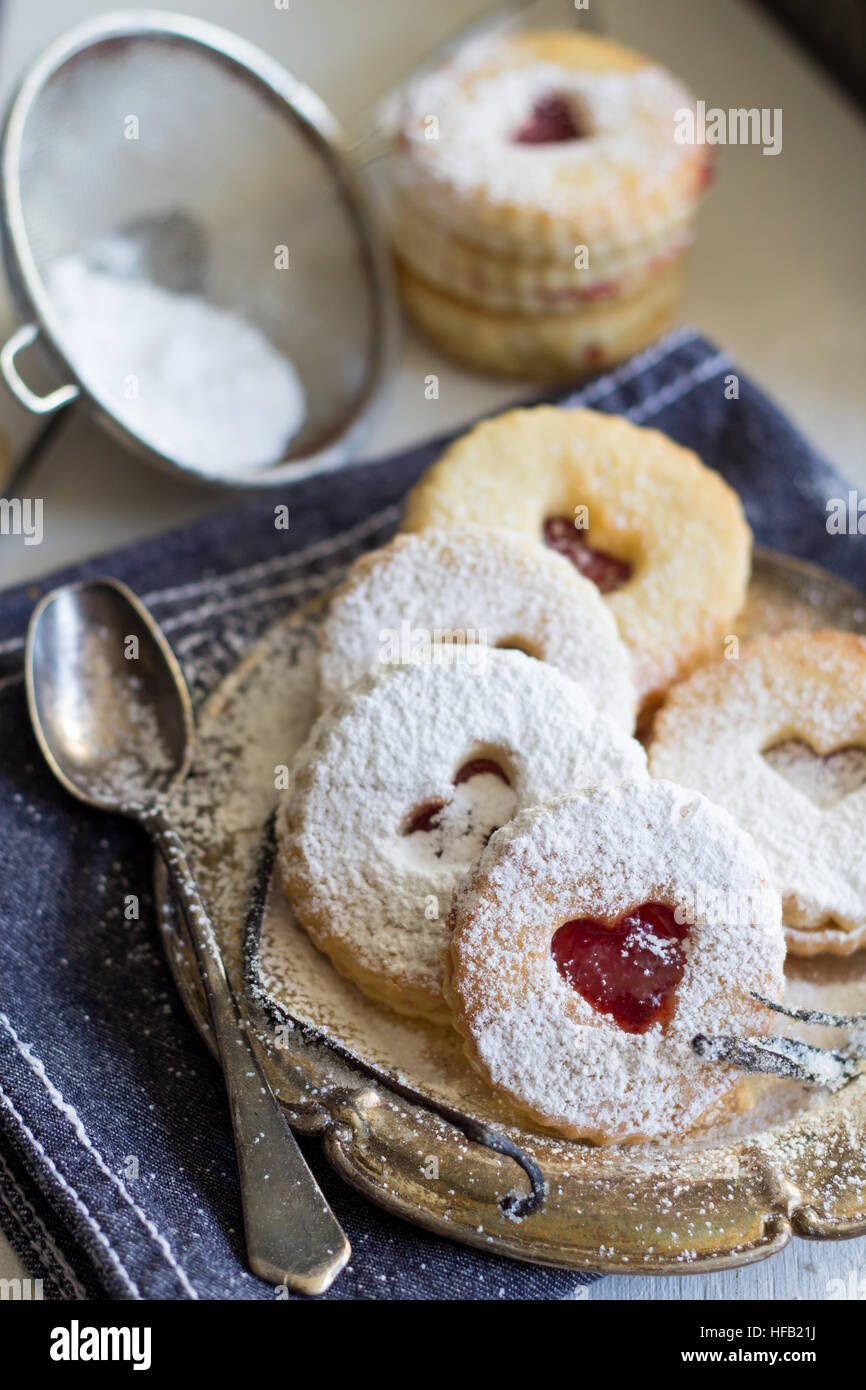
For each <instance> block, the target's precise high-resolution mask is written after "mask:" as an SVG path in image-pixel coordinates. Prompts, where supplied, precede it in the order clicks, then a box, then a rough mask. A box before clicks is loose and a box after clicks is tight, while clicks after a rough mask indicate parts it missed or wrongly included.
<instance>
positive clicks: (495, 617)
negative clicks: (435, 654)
mask: <svg viewBox="0 0 866 1390" xmlns="http://www.w3.org/2000/svg"><path fill="white" fill-rule="evenodd" d="M404 628H408V630H409V638H410V649H409V650H408V651H407V652H406V653H405V654H403V653H401V659H402V660H410V661H412V660H415V659H424V655H425V652H426V647H425V645H424V643H423V642H419V643H418V644H417V656H416V655H414V654H413V651H412V649H411V638H412V635H413V633H414V634H417V635H418V636H419V637H421V638H423V637H424V636H425V635H426V634H429V633H430V632H432V631H435V630H441V629H442V628H444V629H445V630H446V632H447V633H448V634H449V635H450V633H451V632H452V631H454V632H455V633H457V634H459V633H468V634H473V633H481V632H483V634H484V637H483V638H481V637H478V638H477V640H484V641H486V642H489V643H490V644H491V645H492V646H506V645H507V646H513V647H518V648H520V649H521V650H523V651H526V652H528V653H529V655H531V656H536V657H539V658H541V659H543V660H544V661H547V662H550V663H551V664H552V665H554V666H556V667H558V668H559V669H560V670H561V671H562V672H563V673H564V674H565V675H567V676H570V677H571V679H572V680H574V681H576V682H577V683H578V684H579V685H580V686H582V688H583V689H584V691H585V692H586V694H587V695H588V697H589V699H590V701H591V702H592V704H593V705H594V706H595V707H596V708H597V709H604V711H605V712H606V713H607V714H608V715H609V716H610V718H611V719H613V720H614V721H615V722H616V723H617V724H620V725H622V726H623V727H625V728H626V729H628V730H629V731H631V729H632V728H633V727H634V712H635V703H636V695H635V690H634V683H633V680H632V676H631V669H630V660H629V655H628V652H627V651H626V648H625V646H624V645H623V643H622V642H621V640H620V637H619V634H618V632H617V628H616V623H615V621H614V618H613V615H612V613H611V612H610V611H609V610H608V608H607V607H606V605H605V603H604V600H603V599H602V597H601V595H600V593H599V591H598V589H597V588H596V587H595V585H594V584H592V583H591V582H590V581H589V580H587V579H584V578H583V577H582V576H581V575H580V574H578V573H577V571H576V570H575V569H574V568H573V566H572V565H570V564H569V563H568V562H567V561H566V560H563V559H562V558H561V557H560V556H557V555H554V554H553V553H551V552H549V551H547V550H544V549H543V548H542V547H541V546H540V545H533V544H527V543H526V541H524V540H523V539H522V538H520V537H518V536H516V535H512V534H508V533H506V532H496V531H492V530H490V529H488V528H484V527H480V526H479V527H468V528H465V529H463V530H444V529H443V530H440V529H437V528H433V527H431V528H429V529H427V530H425V531H422V532H418V533H415V534H410V535H403V536H398V537H396V538H395V540H393V541H392V542H391V543H390V545H388V546H385V547H384V548H383V549H381V550H379V551H376V552H374V554H372V555H369V556H364V557H362V559H360V560H359V561H357V562H356V564H355V566H354V567H353V569H352V571H351V573H350V574H349V577H348V579H347V580H346V583H345V584H344V585H343V586H342V587H341V588H340V589H339V590H338V591H337V593H336V594H335V595H334V598H333V599H332V601H331V606H330V611H329V613H328V616H327V617H326V619H325V621H324V623H323V625H322V630H321V637H320V644H319V678H320V683H321V689H320V699H321V701H322V704H323V705H324V704H327V702H328V701H329V700H331V699H333V698H334V697H335V695H337V694H338V693H339V692H340V691H342V690H345V689H346V688H348V686H350V685H351V684H352V683H353V682H354V681H355V680H357V679H358V677H359V676H360V675H362V674H363V672H364V671H365V670H367V669H369V668H370V667H373V666H374V665H376V663H377V659H378V664H379V665H381V664H382V662H383V661H388V660H392V659H393V657H391V656H390V655H389V652H390V650H391V648H390V646H389V644H388V641H387V639H388V636H389V634H392V633H396V632H400V631H402V630H403V629H404Z"/></svg>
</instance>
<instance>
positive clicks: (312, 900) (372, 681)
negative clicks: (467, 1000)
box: [278, 645, 646, 1019]
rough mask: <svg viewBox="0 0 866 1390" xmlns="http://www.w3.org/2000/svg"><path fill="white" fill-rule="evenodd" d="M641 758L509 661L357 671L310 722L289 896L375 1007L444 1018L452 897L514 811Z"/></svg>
mask: <svg viewBox="0 0 866 1390" xmlns="http://www.w3.org/2000/svg"><path fill="white" fill-rule="evenodd" d="M645 770H646V759H645V756H644V753H643V750H642V748H641V747H640V745H639V744H637V743H636V742H635V741H634V740H633V739H631V738H629V737H628V736H627V735H625V734H622V733H620V732H619V730H617V729H616V727H615V726H614V725H613V724H612V723H610V722H609V721H608V720H607V719H606V718H605V717H604V716H603V715H600V714H597V713H596V712H595V711H594V710H593V709H592V707H591V705H590V704H589V701H588V700H587V697H586V696H585V695H584V693H583V691H582V690H581V689H580V688H579V687H578V686H577V685H575V684H574V683H573V682H572V681H570V680H568V679H567V678H566V677H565V676H563V675H562V674H561V673H560V672H559V671H557V670H556V669H555V668H554V667H552V666H548V665H546V664H545V663H544V662H541V661H534V660H533V659H532V658H531V657H528V656H526V655H524V653H523V652H518V651H499V650H497V649H495V648H491V647H485V646H480V645H476V646H475V647H468V646H467V647H453V646H448V645H442V646H440V647H439V648H438V649H435V650H434V652H433V654H432V656H431V662H430V664H428V665H425V666H396V667H394V668H393V669H392V670H390V671H388V672H387V673H385V674H383V675H379V676H366V677H364V678H362V680H361V682H360V683H359V684H358V685H357V686H356V687H354V688H353V690H352V691H350V692H349V693H348V694H347V695H346V696H345V697H343V699H342V700H340V701H339V702H338V703H337V705H336V706H335V707H334V708H333V709H332V711H330V712H329V713H327V714H325V715H323V716H322V718H321V719H319V721H318V722H317V724H316V725H315V726H314V728H313V731H312V733H311V735H310V738H309V740H308V741H307V743H306V744H305V745H304V747H303V748H302V749H301V750H300V751H299V753H298V756H297V760H296V763H295V766H294V769H293V775H292V788H291V791H290V793H288V794H287V795H286V797H285V799H284V802H283V805H282V807H281V810H280V815H279V818H278V838H279V843H280V853H279V863H280V868H281V872H282V876H283V881H284V883H285V886H286V890H287V893H288V896H289V899H290V901H291V903H292V905H293V907H294V909H295V912H296V913H297V916H298V918H299V920H300V922H301V923H302V925H303V926H304V927H305V929H306V931H307V933H308V934H309V936H310V937H311V938H312V940H313V942H314V943H315V944H316V945H317V946H318V947H319V948H320V950H323V951H324V952H325V953H326V954H327V955H328V956H329V957H330V959H331V961H332V962H333V964H334V965H335V966H336V967H337V969H338V970H339V971H340V972H341V973H342V974H344V975H347V976H348V977H349V979H351V980H354V982H355V983H356V984H357V985H359V986H360V987H361V989H363V990H364V991H365V993H367V994H369V995H370V996H371V997H372V998H373V999H376V1000H378V1001H380V1002H384V1003H386V1004H390V1005H391V1007H392V1008H394V1009H397V1010H398V1011H399V1012H401V1013H406V1014H422V1015H428V1016H433V1017H435V1016H439V1017H442V1018H443V1019H447V1011H446V1008H445V1004H444V1001H443V999H442V952H443V949H444V947H445V945H446V928H445V923H446V918H447V913H448V907H449V904H450V901H451V895H452V893H453V890H454V888H455V887H456V885H457V884H458V883H459V882H460V880H461V879H462V877H463V875H464V873H465V872H466V870H467V869H468V867H469V865H470V864H471V863H472V861H473V859H474V858H475V857H476V856H477V855H478V854H479V853H480V851H481V849H482V848H483V846H484V844H485V841H486V839H487V837H488V836H489V834H490V833H491V832H492V831H493V830H494V829H495V828H496V827H497V826H501V825H503V824H505V823H506V821H508V820H509V819H510V818H511V816H512V815H513V814H514V812H515V811H516V810H519V809H521V808H523V807H525V806H529V805H534V804H536V803H537V802H540V801H544V800H545V799H547V798H548V797H551V796H557V795H560V794H561V793H563V792H564V791H567V790H571V789H572V788H574V787H577V786H582V785H586V784H587V783H588V782H592V781H598V780H601V779H603V778H607V777H610V778H620V777H640V776H641V775H646V772H645Z"/></svg>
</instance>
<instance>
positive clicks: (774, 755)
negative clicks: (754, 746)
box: [763, 738, 866, 811]
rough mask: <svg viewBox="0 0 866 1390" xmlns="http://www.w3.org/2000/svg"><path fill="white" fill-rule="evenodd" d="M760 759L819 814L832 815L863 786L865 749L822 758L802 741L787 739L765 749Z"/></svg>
mask: <svg viewBox="0 0 866 1390" xmlns="http://www.w3.org/2000/svg"><path fill="white" fill-rule="evenodd" d="M763 756H764V760H765V762H767V763H768V764H769V765H770V767H771V768H772V769H773V771H774V772H775V773H776V774H777V775H778V776H779V777H784V779H785V781H786V782H788V783H789V784H790V786H792V787H794V788H795V789H796V790H797V791H798V792H802V794H803V795H804V796H807V797H808V798H809V800H810V801H811V802H813V804H814V805H815V806H817V807H818V809H819V810H820V811H832V809H833V807H834V806H838V804H839V802H840V801H843V800H844V799H845V797H846V796H850V795H851V793H852V792H856V791H859V790H860V788H861V787H862V786H864V785H866V748H857V747H847V748H837V749H835V750H834V751H833V752H832V753H824V754H821V753H816V752H815V749H814V748H813V747H812V746H811V744H809V743H807V742H806V741H805V739H800V738H786V739H784V740H783V741H782V742H781V743H774V744H773V745H772V746H771V747H770V748H765V749H764V754H763Z"/></svg>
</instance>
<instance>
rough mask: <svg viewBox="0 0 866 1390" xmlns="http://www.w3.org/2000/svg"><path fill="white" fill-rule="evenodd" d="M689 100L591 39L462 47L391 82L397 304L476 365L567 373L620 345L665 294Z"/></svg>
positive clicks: (661, 75) (671, 83)
mask: <svg viewBox="0 0 866 1390" xmlns="http://www.w3.org/2000/svg"><path fill="white" fill-rule="evenodd" d="M693 105H694V101H693V97H692V96H691V94H690V93H689V92H688V90H687V89H686V88H684V87H683V86H682V85H681V84H680V83H679V82H678V81H677V80H676V79H675V78H673V77H672V76H671V75H670V74H669V73H667V72H665V71H663V70H662V69H660V68H658V67H656V66H655V65H654V64H652V63H650V62H649V61H647V60H646V59H645V58H643V57H641V56H640V55H639V54H636V53H633V52H631V51H630V50H628V49H625V48H622V47H621V46H620V45H618V44H614V43H611V42H609V41H608V40H605V39H600V38H598V37H595V36H593V35H589V34H579V33H570V32H564V33H559V32H543V33H536V34H532V33H526V34H520V35H516V36H512V37H509V38H504V39H497V40H493V41H491V40H489V39H487V40H484V41H483V42H480V41H475V42H473V43H472V44H469V45H467V46H466V47H464V48H463V49H462V50H460V51H459V52H458V53H457V54H456V55H455V56H453V57H452V58H451V59H450V60H449V61H448V62H447V63H446V64H444V65H443V66H440V67H438V68H436V69H435V70H433V71H431V72H428V73H426V74H424V75H422V76H421V77H419V78H418V79H417V80H416V81H415V82H414V83H412V84H410V86H409V88H408V89H407V91H406V93H405V95H404V98H403V102H402V107H401V110H400V112H399V116H398V120H397V132H396V139H395V154H394V160H393V177H392V179H391V181H390V188H389V198H390V216H391V226H392V236H393V241H394V246H395V249H396V254H397V262H398V270H399V278H400V285H401V290H402V294H403V299H404V303H405V305H406V308H407V310H408V311H409V314H410V315H411V317H412V318H413V319H414V320H415V321H416V323H417V324H418V325H419V326H420V327H421V328H422V330H424V331H425V332H426V333H427V334H428V336H429V337H431V338H432V339H433V340H434V341H435V342H436V343H437V344H438V345H439V346H440V347H442V348H444V349H445V350H446V351H447V352H449V353H450V354H451V355H452V356H454V357H455V358H457V359H458V360H459V361H461V362H463V363H465V364H466V365H468V366H471V367H475V368H478V369H480V370H483V371H495V372H499V373H503V374H507V375H519V376H531V377H537V378H542V379H543V378H548V379H555V378H558V377H559V378H562V377H573V376H575V375H580V374H581V373H587V372H592V371H597V370H599V369H601V368H603V367H606V366H608V365H610V364H611V363H614V362H617V361H620V360H622V359H623V358H625V357H628V356H630V355H631V354H632V353H633V352H635V351H637V350H639V349H640V348H642V347H645V346H646V345H647V344H648V343H650V342H652V341H653V340H654V339H655V338H657V337H658V336H659V335H660V334H661V333H662V332H664V331H665V329H666V328H667V327H668V326H669V324H670V322H671V320H672V317H673V315H674V313H675V310H676V307H677V304H678V302H679V299H680V295H681V290H682V286H683V269H684V262H685V256H686V252H687V249H688V247H689V244H690V242H691V238H692V229H693V223H694V218H695V212H696V209H697V204H698V200H699V198H700V195H701V193H702V191H703V189H704V188H705V186H706V183H707V179H708V172H709V164H708V153H707V147H706V146H705V145H695V144H689V143H680V142H679V141H678V139H677V132H678V130H680V129H683V128H685V126H684V122H683V121H682V119H681V117H680V115H679V113H681V112H683V111H685V110H688V109H691V108H692V107H693Z"/></svg>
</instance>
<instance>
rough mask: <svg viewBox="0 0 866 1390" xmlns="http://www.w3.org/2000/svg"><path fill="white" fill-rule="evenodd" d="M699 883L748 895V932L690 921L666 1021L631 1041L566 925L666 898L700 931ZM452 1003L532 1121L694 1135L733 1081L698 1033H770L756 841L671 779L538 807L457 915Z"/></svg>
mask: <svg viewBox="0 0 866 1390" xmlns="http://www.w3.org/2000/svg"><path fill="white" fill-rule="evenodd" d="M698 882H702V883H705V884H709V885H713V886H714V887H715V888H716V889H718V890H725V891H727V890H729V889H731V888H733V889H734V890H735V891H736V892H737V893H738V894H743V895H747V894H752V895H754V900H755V902H756V903H758V904H760V905H761V907H762V909H763V910H764V913H765V915H764V917H763V918H760V917H758V916H753V917H752V918H751V919H750V920H749V921H747V922H745V923H742V924H740V923H728V922H726V921H724V920H723V919H722V920H720V919H718V918H714V919H710V920H702V921H696V922H694V923H692V924H691V926H690V928H689V935H688V938H687V940H686V942H685V943H684V949H685V954H686V963H685V970H684V973H683V977H682V980H681V982H680V984H679V986H678V988H677V1002H676V1008H675V1011H674V1014H673V1017H672V1018H671V1020H670V1022H669V1023H667V1024H664V1025H662V1024H660V1023H655V1024H653V1025H652V1026H650V1027H649V1028H648V1029H647V1031H646V1032H643V1033H637V1034H635V1033H627V1032H625V1031H623V1030H622V1029H621V1028H620V1027H619V1026H618V1025H617V1024H616V1023H615V1022H614V1021H613V1020H612V1019H611V1018H610V1017H609V1016H607V1015H605V1014H602V1013H599V1012H597V1011H596V1010H595V1009H594V1008H593V1007H592V1005H590V1004H589V1003H587V1001H586V1000H585V999H583V998H582V997H581V995H580V994H578V993H577V992H576V990H574V989H573V988H572V987H571V986H570V985H569V984H568V983H567V982H566V981H565V980H564V979H563V977H562V976H561V975H560V973H559V971H558V970H557V968H556V965H555V963H554V960H553V958H552V956H551V953H550V943H551V940H552V938H553V935H554V933H555V932H556V931H557V930H558V928H559V927H560V926H562V925H563V924H564V923H565V922H567V921H571V920H573V919H576V918H584V917H588V918H594V919H597V920H601V921H606V922H611V923H612V922H614V921H616V920H617V919H618V918H619V917H621V916H622V915H623V914H624V913H626V912H628V911H630V910H631V909H632V908H634V907H636V906H639V905H641V904H644V903H648V902H661V903H665V904H667V905H668V906H670V907H671V908H672V909H674V910H675V911H677V912H678V913H679V914H680V915H681V917H682V919H683V920H684V921H687V922H688V921H690V920H691V919H690V909H691V905H692V904H693V903H694V901H695V885H696V884H697V883H698ZM451 917H452V925H453V929H454V931H453V937H452V945H451V955H452V968H451V980H450V985H449V987H448V997H449V1000H450V1002H451V1004H452V1007H453V1009H454V1011H455V1016H456V1019H457V1022H458V1026H459V1027H460V1029H461V1031H463V1032H464V1033H465V1034H466V1036H467V1037H468V1039H469V1043H470V1050H471V1055H472V1057H473V1058H474V1059H475V1060H476V1062H477V1063H478V1065H479V1066H480V1067H481V1069H482V1071H483V1072H484V1073H485V1074H486V1075H487V1076H488V1077H489V1079H490V1080H491V1082H492V1083H493V1084H494V1085H495V1086H499V1087H501V1088H502V1089H503V1090H505V1091H506V1092H507V1093H508V1094H509V1095H510V1096H511V1097H512V1098H513V1099H514V1100H516V1101H517V1102H518V1103H519V1104H520V1105H522V1106H524V1107H525V1108H526V1109H527V1110H528V1111H529V1112H530V1113H531V1114H532V1115H533V1116H534V1117H535V1118H536V1119H539V1120H541V1121H542V1122H543V1123H546V1124H549V1125H551V1126H552V1127H554V1128H556V1129H559V1130H561V1131H562V1132H564V1133H566V1134H572V1135H578V1136H580V1135H583V1136H586V1137H590V1138H596V1139H599V1138H601V1139H604V1138H607V1139H634V1138H638V1137H648V1138H656V1137H660V1136H662V1135H666V1134H671V1133H677V1132H680V1133H681V1132H684V1131H688V1130H689V1129H691V1128H692V1127H694V1126H695V1125H696V1124H697V1123H698V1122H699V1121H700V1120H701V1119H703V1118H704V1117H706V1116H707V1115H708V1114H711V1113H712V1112H713V1111H714V1110H716V1109H717V1108H718V1107H719V1106H720V1105H721V1104H722V1103H723V1102H724V1101H725V1100H726V1098H727V1097H728V1096H729V1095H730V1093H731V1091H732V1088H733V1087H735V1086H736V1084H737V1080H738V1078H737V1075H736V1073H733V1072H732V1071H731V1070H730V1069H727V1068H724V1067H719V1066H717V1065H714V1064H710V1063H706V1062H702V1061H701V1060H699V1059H698V1058H697V1057H696V1056H695V1055H694V1053H693V1052H692V1050H691V1046H690V1043H691V1039H692V1038H693V1037H694V1036H695V1035H696V1034H698V1033H716V1032H723V1033H727V1032H749V1031H763V1030H764V1028H765V1027H766V1020H767V1018H768V1017H769V1016H768V1014H767V1012H766V1011H765V1010H762V1009H761V1008H760V1007H759V1006H758V1005H757V1004H756V1003H755V1002H754V1000H753V999H751V997H750V995H751V992H752V991H756V992H760V993H763V994H765V995H769V996H770V997H778V996H779V995H780V993H781V986H782V964H783V960H784V945H783V940H782V933H781V925H780V923H781V913H780V904H779V900H778V896H777V895H775V894H773V893H772V892H771V891H770V889H769V884H768V871H767V869H766V866H765V865H764V863H763V861H762V860H761V858H760V856H759V855H758V853H757V851H756V850H755V848H754V846H753V844H752V842H751V841H750V840H749V838H748V836H746V835H745V834H744V833H743V832H742V831H741V830H739V829H738V828H737V827H736V826H735V824H734V822H733V821H732V820H731V818H730V817H729V816H728V815H727V814H725V813H724V812H722V811H719V810H718V809H717V808H715V807H713V806H712V805H711V804H710V803H709V802H708V801H706V800H705V799H704V798H703V797H700V796H697V795H695V796H692V797H689V798H685V799H684V796H683V791H682V789H681V788H679V787H675V786H673V785H672V784H669V783H665V782H647V781H642V782H639V783H624V784H620V785H618V786H611V785H608V786H602V787H597V788H594V789H591V790H588V791H586V792H584V793H581V794H579V795H575V796H572V797H569V798H567V799H563V800H560V801H557V802H554V803H551V804H550V805H548V806H546V807H537V808H534V809H530V810H528V811H525V812H523V813H521V814H520V815H518V816H517V817H516V818H515V820H514V821H512V822H511V824H510V825H509V826H507V827H505V828H504V829H502V830H500V831H499V832H498V833H497V834H496V835H494V836H493V838H492V839H491V841H490V843H489V845H488V847H487V849H486V850H485V852H484V854H483V855H482V857H481V860H480V863H479V864H478V866H477V867H476V869H475V870H474V871H473V873H472V875H471V877H470V879H469V880H468V881H467V883H466V884H465V885H464V886H463V888H462V889H461V890H460V891H459V892H458V893H457V895H456V897H455V900H454V905H453V908H452V914H451Z"/></svg>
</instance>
